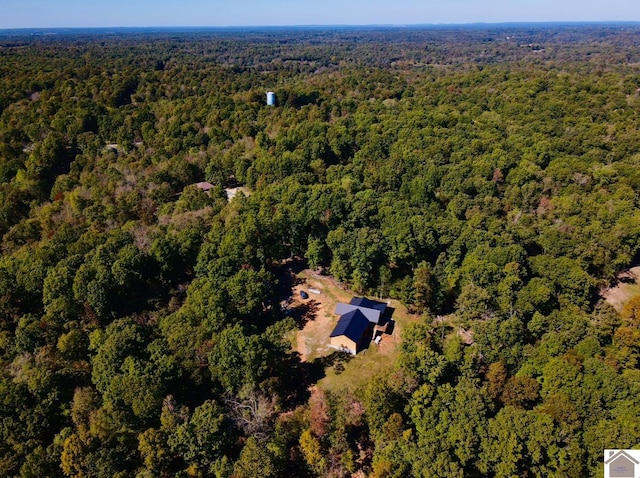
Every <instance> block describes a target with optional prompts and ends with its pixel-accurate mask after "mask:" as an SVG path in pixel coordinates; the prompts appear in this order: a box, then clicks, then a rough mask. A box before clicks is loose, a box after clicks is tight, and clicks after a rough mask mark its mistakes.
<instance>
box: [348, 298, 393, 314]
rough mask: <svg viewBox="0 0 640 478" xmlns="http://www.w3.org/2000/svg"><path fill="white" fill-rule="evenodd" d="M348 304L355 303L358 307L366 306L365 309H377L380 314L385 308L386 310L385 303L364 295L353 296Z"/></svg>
mask: <svg viewBox="0 0 640 478" xmlns="http://www.w3.org/2000/svg"><path fill="white" fill-rule="evenodd" d="M349 304H351V305H356V306H358V307H366V308H367V309H373V310H379V311H380V314H381V315H382V314H384V311H385V310H387V304H385V303H384V302H378V301H377V300H371V299H367V298H366V297H354V298H353V299H351V301H350V302H349Z"/></svg>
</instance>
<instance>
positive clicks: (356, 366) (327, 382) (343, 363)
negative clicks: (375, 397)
mask: <svg viewBox="0 0 640 478" xmlns="http://www.w3.org/2000/svg"><path fill="white" fill-rule="evenodd" d="M312 289H315V290H316V291H319V292H320V293H314V292H311V290H312ZM301 291H305V292H307V293H308V294H309V298H308V299H302V298H301V296H300V292H301ZM359 295H361V294H357V293H355V292H353V291H350V290H348V289H344V288H342V287H341V286H340V284H338V283H337V282H336V281H335V280H334V279H333V278H331V277H329V276H323V275H320V274H318V273H316V272H314V271H312V270H310V269H305V270H303V271H301V272H299V273H298V274H296V280H295V281H294V285H293V288H292V295H291V301H290V303H289V304H288V306H289V310H290V311H291V314H292V315H293V316H294V317H297V318H298V324H299V327H301V328H300V329H299V330H298V331H296V332H295V335H294V336H293V337H292V346H293V348H294V350H295V351H296V352H298V353H299V354H300V358H301V360H302V361H303V362H315V361H320V362H322V363H323V364H325V376H324V378H322V379H321V380H320V381H319V382H318V384H317V385H318V386H319V387H321V388H326V389H334V390H344V389H349V390H354V389H356V388H358V387H359V386H361V385H363V384H364V383H366V382H367V381H369V380H370V379H371V378H372V377H374V376H376V375H377V374H378V373H380V372H382V371H384V370H385V369H389V368H391V367H392V366H393V364H394V362H395V360H396V358H397V355H398V353H399V345H400V343H401V340H402V333H403V331H404V330H405V329H406V327H407V326H408V325H409V324H410V323H411V322H417V321H418V319H419V317H418V316H416V315H413V314H409V313H408V312H407V309H406V307H404V306H403V305H402V304H400V303H399V302H398V301H396V300H390V303H389V306H390V307H392V308H393V309H394V311H393V315H392V317H391V319H392V320H393V321H394V322H395V324H394V327H393V333H392V334H391V335H389V334H384V335H383V337H382V340H381V341H380V343H379V344H375V343H373V342H371V343H370V345H369V347H368V348H367V349H365V350H363V351H362V352H360V353H359V354H358V355H356V356H355V357H354V356H351V355H348V354H341V353H339V352H337V351H336V350H334V349H332V348H329V346H328V345H329V335H330V334H331V331H332V330H333V328H334V327H335V325H336V323H337V322H338V316H337V315H336V314H334V311H335V307H336V304H337V303H338V302H345V303H348V302H349V301H350V300H351V299H352V298H353V297H357V296H359ZM369 298H371V299H376V298H375V297H371V296H370V297H369ZM377 300H382V301H383V302H386V301H387V299H377Z"/></svg>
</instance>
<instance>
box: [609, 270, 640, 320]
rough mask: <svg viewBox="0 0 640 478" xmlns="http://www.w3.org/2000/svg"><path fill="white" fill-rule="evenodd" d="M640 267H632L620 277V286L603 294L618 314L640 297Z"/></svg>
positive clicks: (610, 288)
mask: <svg viewBox="0 0 640 478" xmlns="http://www.w3.org/2000/svg"><path fill="white" fill-rule="evenodd" d="M639 279H640V266H636V267H632V268H631V269H629V270H626V271H624V272H621V273H620V274H619V275H618V285H616V286H615V287H609V288H607V289H605V290H604V291H603V292H602V297H603V298H604V300H606V301H607V302H608V303H609V304H611V305H612V306H613V308H614V309H616V310H617V311H618V312H620V311H621V310H622V307H624V304H626V303H627V302H628V301H629V299H631V298H633V297H635V296H637V295H640V283H639Z"/></svg>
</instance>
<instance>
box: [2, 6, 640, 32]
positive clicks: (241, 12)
mask: <svg viewBox="0 0 640 478" xmlns="http://www.w3.org/2000/svg"><path fill="white" fill-rule="evenodd" d="M554 21H555V22H557V21H560V22H565V21H576V22H582V21H640V1H639V0H607V1H603V0H580V1H578V0H564V1H563V0H560V1H558V0H537V1H530V0H422V1H421V0H315V1H311V0H297V1H296V0H225V1H221V0H209V1H207V0H108V1H107V0H105V1H95V0H0V28H2V29H5V28H49V27H51V28H57V27H149V26H187V27H188V26H204V27H206V26H211V27H217V26H221V27H224V26H282V25H372V24H395V25H406V24H439V23H449V24H458V23H475V22H486V23H499V22H554Z"/></svg>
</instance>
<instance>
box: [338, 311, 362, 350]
mask: <svg viewBox="0 0 640 478" xmlns="http://www.w3.org/2000/svg"><path fill="white" fill-rule="evenodd" d="M367 327H369V321H368V320H367V318H366V317H365V316H364V314H363V313H362V312H360V310H358V309H354V310H352V311H351V312H347V313H346V314H343V315H342V316H341V317H340V319H339V320H338V323H337V324H336V326H335V328H334V329H333V332H331V335H330V337H338V336H339V335H344V336H346V337H348V338H350V339H351V340H353V341H354V342H359V341H360V339H361V338H362V334H363V333H364V332H365V330H367Z"/></svg>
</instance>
